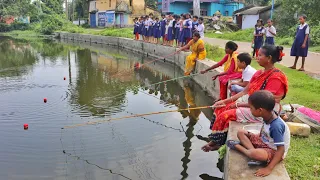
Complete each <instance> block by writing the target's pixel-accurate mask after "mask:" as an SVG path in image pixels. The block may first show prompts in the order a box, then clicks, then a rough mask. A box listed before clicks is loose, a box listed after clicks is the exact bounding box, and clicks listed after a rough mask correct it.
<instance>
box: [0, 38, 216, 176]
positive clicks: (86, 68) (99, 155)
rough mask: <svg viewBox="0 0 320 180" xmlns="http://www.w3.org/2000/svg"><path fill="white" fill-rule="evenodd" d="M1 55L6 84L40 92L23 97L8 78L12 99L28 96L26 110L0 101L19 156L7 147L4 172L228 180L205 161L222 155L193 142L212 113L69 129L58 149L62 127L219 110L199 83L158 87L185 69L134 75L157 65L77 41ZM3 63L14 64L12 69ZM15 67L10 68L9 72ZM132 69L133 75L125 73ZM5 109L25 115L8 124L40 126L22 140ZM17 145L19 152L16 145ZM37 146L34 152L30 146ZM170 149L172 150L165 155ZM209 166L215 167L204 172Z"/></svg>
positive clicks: (8, 46)
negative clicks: (22, 168)
mask: <svg viewBox="0 0 320 180" xmlns="http://www.w3.org/2000/svg"><path fill="white" fill-rule="evenodd" d="M0 52H1V53H2V52H3V53H4V55H3V56H0V78H1V80H4V79H5V78H8V77H25V76H28V78H25V79H23V80H21V82H19V84H18V85H19V86H26V85H28V84H32V85H33V86H32V87H30V88H28V91H23V89H18V90H17V83H16V81H13V80H10V79H9V81H7V82H6V84H9V85H10V86H12V89H9V90H7V91H8V92H10V93H12V92H14V93H15V94H14V97H18V98H21V97H23V98H22V101H18V102H19V103H17V100H16V99H14V98H12V99H11V100H8V99H7V97H6V96H5V95H1V94H0V100H2V101H3V102H4V103H8V108H2V109H3V112H2V111H0V114H2V115H1V116H0V121H1V122H4V123H5V124H4V125H3V126H2V127H0V135H1V136H5V135H7V134H8V133H10V131H8V130H13V131H12V132H14V133H17V135H19V137H15V136H9V141H10V143H9V142H7V141H1V140H0V143H2V144H3V145H5V146H6V147H8V149H9V150H10V149H14V150H15V151H13V153H11V154H9V153H8V152H6V151H4V150H0V161H2V162H7V159H12V161H10V163H9V165H7V166H4V164H3V163H1V162H0V167H8V168H4V169H3V170H0V174H1V175H2V173H5V172H6V171H10V169H12V168H11V167H19V166H21V165H24V166H25V163H26V162H28V163H29V164H32V165H30V168H31V169H28V170H29V172H20V173H21V174H19V177H20V176H21V177H24V179H36V178H34V177H33V176H32V174H41V175H42V176H39V177H44V176H47V177H56V176H57V177H58V179H59V178H65V179H101V178H107V179H109V178H110V179H139V180H140V179H148V180H149V179H194V178H201V179H207V180H210V179H219V178H216V177H213V176H211V175H210V174H213V175H216V176H221V173H220V172H219V170H218V169H217V168H216V166H215V164H209V163H212V160H208V158H206V157H207V156H210V158H216V155H213V154H208V155H206V154H204V153H202V152H201V150H200V148H198V147H199V146H200V145H202V144H201V143H203V142H201V141H199V140H198V139H196V138H195V136H200V135H203V136H205V135H207V134H208V132H209V130H208V127H207V126H208V124H209V120H208V119H211V116H212V110H211V109H203V110H190V111H187V110H185V111H180V112H177V113H172V114H166V115H159V116H150V117H139V118H131V119H128V120H122V121H114V122H108V123H105V124H103V123H102V124H96V125H92V126H88V127H86V128H79V129H72V130H68V131H65V130H64V131H63V133H61V135H60V136H61V137H60V141H61V146H62V147H61V149H60V148H57V146H58V145H59V144H57V142H56V140H57V139H59V136H58V135H57V134H60V132H57V129H59V130H60V128H59V127H63V126H66V125H73V124H78V123H84V122H88V121H92V120H103V119H105V118H110V117H113V116H115V117H121V116H127V115H134V114H140V113H145V112H154V111H162V110H168V109H185V108H188V107H190V108H192V107H198V106H207V105H212V104H211V103H212V99H211V98H208V96H207V95H206V94H205V92H204V91H203V90H202V89H201V88H200V86H198V85H197V84H195V83H194V82H193V80H184V81H183V80H177V81H170V82H167V83H163V84H158V85H155V86H150V85H151V84H154V83H157V82H160V81H165V80H168V79H171V78H174V77H180V76H183V72H182V71H181V70H180V69H179V68H178V67H177V66H174V65H172V64H168V63H164V62H160V61H159V62H154V63H150V64H148V65H146V66H143V68H140V69H136V70H134V65H135V63H136V62H140V63H143V62H147V61H150V58H147V57H144V56H143V55H140V54H134V53H132V52H127V51H124V50H123V49H117V48H110V47H108V46H103V45H95V46H91V45H88V44H81V45H80V46H76V45H75V44H73V43H54V42H52V41H34V42H33V41H32V42H28V41H18V40H12V39H8V38H6V39H5V40H4V41H2V43H1V44H0ZM5 59H8V61H7V62H4V60H5ZM8 69H12V70H10V71H11V72H10V71H9V70H8ZM24 69H26V71H24ZM124 70H127V71H128V70H130V71H128V72H129V73H121V72H123V71H124ZM12 72H14V73H12ZM119 74H121V75H119ZM63 77H67V78H66V81H62V79H63ZM42 84H52V87H51V86H50V88H51V89H49V86H43V85H42ZM13 89H14V91H13ZM61 94H62V95H61ZM39 96H41V98H42V96H50V98H51V99H49V102H48V103H47V104H45V105H44V106H39V105H38V104H39V103H38V102H37V101H33V99H38V98H39ZM59 97H60V98H59ZM12 100H13V101H12ZM17 104H18V105H17ZM41 105H43V103H42V104H41ZM1 107H3V106H1ZM0 109H1V108H0ZM6 109H13V110H11V111H17V112H18V113H17V112H16V113H17V114H18V115H19V116H15V115H14V114H13V115H11V117H10V118H12V119H14V120H15V121H17V120H20V119H26V121H25V122H29V123H30V124H31V125H32V126H31V127H32V128H31V129H30V130H28V131H24V133H25V134H23V135H22V134H20V133H21V132H19V131H16V129H15V126H14V125H15V123H16V122H14V123H12V122H8V121H7V115H6V114H8V113H7V112H5V111H7V110H6ZM35 109H36V110H35ZM40 111H41V113H39V112H40ZM5 116H6V117H5ZM22 122H23V121H21V120H20V121H19V122H18V123H19V124H20V123H22ZM4 127H6V128H4ZM28 135H29V136H30V137H28ZM31 135H32V136H31ZM21 137H25V138H28V139H29V141H28V140H27V139H24V138H21ZM39 137H42V138H39ZM30 139H32V140H35V139H37V141H30ZM27 142H29V143H27ZM18 143H20V145H21V146H18V147H15V146H13V145H16V144H18ZM58 143H59V142H58ZM30 144H32V146H30V147H28V145H30ZM169 145H170V147H169V148H168V149H170V151H168V152H166V150H167V147H166V146H169ZM181 145H182V146H181ZM25 147H28V148H25ZM40 147H41V148H40ZM40 149H41V150H40ZM34 151H35V152H34ZM61 152H63V153H61ZM20 153H22V154H31V156H32V155H33V154H37V158H34V159H29V158H28V157H20V158H19V159H18V160H17V158H15V157H13V156H14V155H19V154H20ZM32 157H33V156H32ZM6 158H7V159H6ZM41 159H43V160H41ZM202 161H205V162H206V163H208V164H207V165H208V166H212V167H203V162H202ZM219 163H220V164H221V161H220V162H219ZM200 164H201V166H199V165H200ZM168 165H170V167H169V166H168ZM42 166H43V167H45V168H43V169H44V170H43V172H42V171H41V172H38V171H35V169H39V168H41V167H42ZM9 167H10V168H9ZM33 167H34V169H33ZM199 167H201V168H199ZM13 169H15V168H13ZM213 169H215V170H214V171H213ZM220 169H221V168H220ZM100 170H101V171H100ZM25 171H27V170H25ZM202 172H206V173H207V174H206V173H204V174H201V173H202ZM14 173H15V172H13V174H14ZM28 173H30V174H31V175H30V174H28ZM24 174H27V175H25V176H23V175H24ZM200 174H201V175H200ZM17 179H19V178H17ZM22 179H23V178H22Z"/></svg>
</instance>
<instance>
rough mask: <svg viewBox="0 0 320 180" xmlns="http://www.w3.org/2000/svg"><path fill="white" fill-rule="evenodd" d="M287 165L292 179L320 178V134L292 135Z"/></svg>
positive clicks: (313, 179)
mask: <svg viewBox="0 0 320 180" xmlns="http://www.w3.org/2000/svg"><path fill="white" fill-rule="evenodd" d="M285 165H286V168H287V170H288V173H289V175H290V177H291V179H292V180H302V179H305V180H316V179H320V135H319V134H311V135H310V136H309V137H308V138H301V137H292V138H291V142H290V149H289V152H288V156H287V158H286V159H285Z"/></svg>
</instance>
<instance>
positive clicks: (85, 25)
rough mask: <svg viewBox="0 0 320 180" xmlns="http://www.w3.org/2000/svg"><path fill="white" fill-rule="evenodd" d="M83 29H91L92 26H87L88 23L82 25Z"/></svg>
mask: <svg viewBox="0 0 320 180" xmlns="http://www.w3.org/2000/svg"><path fill="white" fill-rule="evenodd" d="M81 27H83V28H90V27H91V26H90V24H87V23H86V24H82V25H81Z"/></svg>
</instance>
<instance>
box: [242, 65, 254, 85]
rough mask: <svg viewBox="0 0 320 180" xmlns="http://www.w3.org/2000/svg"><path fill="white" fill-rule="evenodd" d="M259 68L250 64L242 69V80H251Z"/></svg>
mask: <svg viewBox="0 0 320 180" xmlns="http://www.w3.org/2000/svg"><path fill="white" fill-rule="evenodd" d="M256 72H257V70H256V69H255V68H253V67H252V66H250V65H248V66H247V67H246V68H245V69H244V70H243V71H242V80H243V82H250V80H251V78H252V76H253V75H254V73H256Z"/></svg>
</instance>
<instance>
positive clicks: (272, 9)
mask: <svg viewBox="0 0 320 180" xmlns="http://www.w3.org/2000/svg"><path fill="white" fill-rule="evenodd" d="M273 11H274V0H272V8H271V15H270V19H272V15H273Z"/></svg>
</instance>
